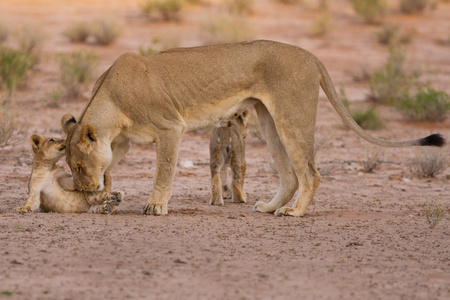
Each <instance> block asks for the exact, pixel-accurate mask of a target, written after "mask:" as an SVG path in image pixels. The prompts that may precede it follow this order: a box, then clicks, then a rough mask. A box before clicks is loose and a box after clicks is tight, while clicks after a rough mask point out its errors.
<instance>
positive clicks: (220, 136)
mask: <svg viewBox="0 0 450 300" xmlns="http://www.w3.org/2000/svg"><path fill="white" fill-rule="evenodd" d="M248 114H249V111H248V110H244V111H243V112H241V113H236V114H234V116H233V117H232V118H231V119H230V120H229V121H224V122H222V123H221V124H220V127H217V128H216V129H214V132H213V133H212V136H211V140H210V142H209V154H210V168H211V201H210V203H209V204H211V205H223V198H232V201H233V202H239V203H245V202H246V200H245V193H244V191H243V188H244V177H245V171H246V169H247V164H246V162H245V142H244V139H245V137H246V136H247V117H248ZM228 167H230V168H231V172H232V183H231V191H230V187H229V185H228Z"/></svg>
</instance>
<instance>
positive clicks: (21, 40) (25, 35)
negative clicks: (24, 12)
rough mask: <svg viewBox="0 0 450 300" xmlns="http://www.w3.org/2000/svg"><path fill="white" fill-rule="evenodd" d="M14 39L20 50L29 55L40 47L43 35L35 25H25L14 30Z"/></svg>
mask: <svg viewBox="0 0 450 300" xmlns="http://www.w3.org/2000/svg"><path fill="white" fill-rule="evenodd" d="M14 37H15V39H16V42H17V45H18V47H19V49H20V50H22V51H24V52H28V53H31V52H33V51H34V52H36V51H38V50H39V49H40V48H41V47H42V44H43V43H44V40H45V33H44V31H43V30H42V28H41V27H40V26H39V25H37V24H25V25H22V26H21V27H20V28H19V29H18V30H16V32H15V35H14Z"/></svg>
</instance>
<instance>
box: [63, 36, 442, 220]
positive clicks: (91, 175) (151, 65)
mask: <svg viewBox="0 0 450 300" xmlns="http://www.w3.org/2000/svg"><path fill="white" fill-rule="evenodd" d="M319 86H321V87H322V89H323V90H324V91H325V93H326V95H327V97H328V99H329V100H330V102H331V104H332V105H333V106H334V108H335V109H336V111H337V112H338V114H339V115H340V116H341V118H342V119H343V121H344V123H345V124H347V125H348V126H349V127H350V128H351V129H352V130H354V131H355V132H356V133H357V134H358V135H359V136H361V137H362V138H363V139H365V140H367V141H368V142H370V143H373V144H376V145H379V146H385V147H405V146H426V145H433V146H442V145H443V144H444V142H445V141H444V139H443V138H442V137H441V136H440V135H437V134H435V135H431V136H429V137H426V138H423V139H418V140H412V141H407V142H388V141H384V140H380V139H377V138H374V137H372V136H370V135H368V134H367V133H365V132H364V131H363V130H362V129H361V128H360V127H359V126H358V125H357V124H356V122H355V121H354V120H353V119H352V118H351V116H350V115H349V113H348V112H347V110H346V109H345V107H344V105H343V104H342V102H341V101H340V100H339V98H338V96H337V94H336V91H335V88H334V86H333V83H332V81H331V78H330V76H329V74H328V72H327V70H326V69H325V67H324V66H323V64H322V63H321V62H320V61H319V60H318V59H317V58H316V57H315V56H314V55H312V54H311V53H309V52H308V51H306V50H303V49H301V48H298V47H296V46H291V45H286V44H281V43H277V42H272V41H254V42H245V43H237V44H229V45H218V46H206V47H195V48H180V49H173V50H168V51H163V52H160V53H157V54H154V55H151V56H149V57H143V56H140V55H137V54H132V53H127V54H123V55H122V56H120V57H119V58H118V59H117V61H116V62H115V63H114V64H113V65H112V66H111V67H110V68H109V69H108V70H107V71H106V72H105V73H104V74H103V75H102V76H101V77H100V78H99V79H98V80H97V82H96V84H95V86H94V89H93V95H92V97H91V100H90V101H89V103H88V104H87V106H86V108H85V109H84V111H83V112H82V114H81V116H80V117H79V119H78V121H76V119H75V118H74V117H73V116H71V115H65V116H64V117H63V118H62V126H63V128H64V130H65V131H66V132H67V134H68V136H67V144H66V146H67V147H66V160H67V163H68V164H69V166H70V168H71V170H72V173H73V176H74V180H75V185H76V187H77V189H79V190H83V191H98V190H101V189H102V188H103V178H104V175H105V174H106V175H108V173H109V170H111V168H112V167H113V166H114V165H115V164H116V163H117V161H118V160H119V159H120V158H121V157H122V156H123V155H124V154H125V153H126V152H127V151H128V149H129V146H130V142H131V141H134V142H138V143H153V142H155V143H156V152H157V158H156V160H157V162H156V172H155V175H154V182H153V186H154V188H153V192H152V194H151V195H150V198H149V199H148V202H147V204H146V205H145V206H144V209H143V212H144V213H145V214H153V215H164V214H167V204H168V201H169V198H170V196H171V188H172V181H173V177H174V174H175V166H176V163H177V158H178V148H179V145H180V140H181V136H182V134H183V133H184V132H185V131H187V130H193V129H195V128H199V127H201V126H205V125H208V124H212V123H216V122H218V121H219V120H222V119H228V118H230V117H231V116H232V115H233V114H234V113H235V112H237V111H242V110H243V109H244V108H245V107H248V106H251V105H254V107H255V109H256V112H257V115H258V119H259V122H260V125H261V129H262V132H263V135H264V137H265V139H266V142H267V147H268V149H269V151H270V152H271V154H272V156H273V159H274V161H275V163H276V166H277V169H278V172H279V175H280V188H279V190H278V192H277V194H276V195H275V197H274V198H273V199H272V200H271V201H270V202H269V203H264V202H258V203H256V205H255V207H254V209H255V210H256V211H259V212H275V214H277V215H292V216H302V215H304V214H305V212H306V209H307V207H308V205H309V204H310V202H311V201H312V199H313V197H314V193H315V191H316V189H317V187H318V186H319V183H320V175H319V173H318V172H317V170H316V167H315V163H314V156H313V145H314V127H315V119H316V111H317V102H318V96H319ZM299 186H300V187H301V191H300V193H299V194H298V198H297V199H296V201H295V203H294V205H293V206H292V208H288V207H284V205H286V204H287V203H288V202H289V200H290V199H291V198H292V197H293V195H294V194H295V192H296V190H297V189H298V188H299Z"/></svg>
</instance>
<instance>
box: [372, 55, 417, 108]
mask: <svg viewBox="0 0 450 300" xmlns="http://www.w3.org/2000/svg"><path fill="white" fill-rule="evenodd" d="M405 57H406V52H405V51H404V50H403V49H401V48H397V47H391V48H390V50H389V57H388V61H387V63H386V65H385V66H383V67H382V68H381V69H379V70H378V71H376V72H374V73H373V74H372V75H371V76H370V80H369V85H370V98H371V99H372V100H374V101H377V102H384V103H388V104H389V103H393V102H394V101H395V100H397V99H398V98H399V97H400V96H401V95H404V94H405V93H408V92H409V91H410V89H411V88H412V87H413V86H417V85H418V84H419V83H418V78H419V76H420V73H419V72H417V71H416V72H411V71H407V70H406V69H405Z"/></svg>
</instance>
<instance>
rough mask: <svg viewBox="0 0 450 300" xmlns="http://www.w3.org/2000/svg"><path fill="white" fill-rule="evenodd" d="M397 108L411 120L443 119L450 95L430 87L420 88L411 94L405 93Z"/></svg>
mask: <svg viewBox="0 0 450 300" xmlns="http://www.w3.org/2000/svg"><path fill="white" fill-rule="evenodd" d="M399 108H400V110H401V111H402V112H403V113H404V114H405V115H406V116H407V117H408V118H409V119H411V120H413V121H430V122H440V121H444V120H445V119H446V118H447V112H448V111H449V110H450V95H448V94H447V93H446V92H444V91H437V90H435V89H433V88H431V87H426V88H420V89H419V90H418V91H417V93H416V94H415V95H413V96H411V95H410V94H405V95H404V96H403V97H402V98H401V100H400V103H399Z"/></svg>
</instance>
